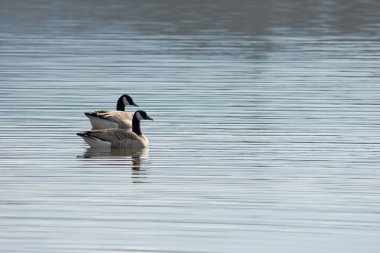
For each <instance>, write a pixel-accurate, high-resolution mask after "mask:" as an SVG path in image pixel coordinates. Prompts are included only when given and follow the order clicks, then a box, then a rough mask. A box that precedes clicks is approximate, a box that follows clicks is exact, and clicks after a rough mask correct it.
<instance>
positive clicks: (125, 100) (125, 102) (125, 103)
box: [123, 97, 129, 105]
mask: <svg viewBox="0 0 380 253" xmlns="http://www.w3.org/2000/svg"><path fill="white" fill-rule="evenodd" d="M123 103H124V105H129V103H128V100H127V99H126V98H125V97H123Z"/></svg>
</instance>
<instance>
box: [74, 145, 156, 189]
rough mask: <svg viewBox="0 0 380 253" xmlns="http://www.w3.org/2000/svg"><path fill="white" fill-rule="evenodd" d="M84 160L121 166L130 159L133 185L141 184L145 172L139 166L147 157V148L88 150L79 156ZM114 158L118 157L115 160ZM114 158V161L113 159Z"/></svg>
mask: <svg viewBox="0 0 380 253" xmlns="http://www.w3.org/2000/svg"><path fill="white" fill-rule="evenodd" d="M79 157H81V158H85V159H92V158H98V159H99V158H100V159H101V160H102V161H103V162H107V165H115V164H117V165H121V163H120V162H121V161H122V162H124V161H125V162H128V161H129V157H130V158H131V160H130V161H131V169H132V175H131V176H132V179H133V183H142V181H140V180H141V179H143V178H145V174H146V173H145V172H146V170H144V169H143V168H141V165H142V163H143V161H144V160H145V161H146V160H147V159H148V157H149V148H144V149H137V150H136V149H98V148H88V149H87V150H86V151H85V153H84V154H83V156H79ZM116 157H120V159H117V158H116ZM107 158H108V159H107ZM115 158H116V159H115ZM115 161H117V163H115Z"/></svg>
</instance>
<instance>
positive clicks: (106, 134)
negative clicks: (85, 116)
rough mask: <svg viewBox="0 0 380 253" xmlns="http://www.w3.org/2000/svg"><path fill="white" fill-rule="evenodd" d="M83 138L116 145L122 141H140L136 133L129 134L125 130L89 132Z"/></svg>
mask: <svg viewBox="0 0 380 253" xmlns="http://www.w3.org/2000/svg"><path fill="white" fill-rule="evenodd" d="M82 135H83V136H85V137H89V138H96V139H100V140H103V141H108V142H111V143H116V142H120V141H123V142H125V141H133V140H137V139H138V135H137V134H135V133H134V132H128V131H126V130H124V129H116V128H115V129H102V130H94V131H87V132H84V133H82Z"/></svg>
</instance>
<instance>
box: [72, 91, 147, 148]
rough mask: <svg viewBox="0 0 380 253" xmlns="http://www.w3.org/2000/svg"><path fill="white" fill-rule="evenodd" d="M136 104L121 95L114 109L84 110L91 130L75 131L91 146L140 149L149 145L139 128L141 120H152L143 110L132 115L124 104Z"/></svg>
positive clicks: (126, 96) (125, 95)
mask: <svg viewBox="0 0 380 253" xmlns="http://www.w3.org/2000/svg"><path fill="white" fill-rule="evenodd" d="M127 105H132V106H137V105H136V104H135V102H134V101H133V99H132V98H131V97H130V96H129V95H127V94H124V95H122V96H121V97H120V98H119V99H118V100H117V104H116V111H95V112H85V113H84V114H85V115H86V116H87V117H88V118H89V119H90V122H91V125H92V127H93V130H92V131H86V132H80V133H77V135H78V136H80V137H82V138H83V139H84V140H85V142H87V144H88V145H90V146H91V147H92V148H125V149H141V148H147V147H149V142H148V139H147V138H146V137H145V135H143V133H142V132H141V128H140V121H141V120H153V119H152V118H151V117H149V116H148V114H147V113H146V112H145V111H142V110H138V111H136V112H135V113H134V114H133V117H132V116H131V115H130V114H129V113H128V112H126V111H125V106H127Z"/></svg>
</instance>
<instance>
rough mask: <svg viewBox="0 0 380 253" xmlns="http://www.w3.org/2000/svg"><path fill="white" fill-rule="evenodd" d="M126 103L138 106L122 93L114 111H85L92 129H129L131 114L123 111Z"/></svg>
mask: <svg viewBox="0 0 380 253" xmlns="http://www.w3.org/2000/svg"><path fill="white" fill-rule="evenodd" d="M126 105H133V106H138V105H136V104H135V102H134V101H133V99H132V98H131V97H130V96H128V95H127V94H124V95H122V96H121V97H120V98H119V99H118V100H117V104H116V111H95V112H85V113H84V115H86V116H87V117H88V118H89V119H90V122H91V125H92V127H93V128H94V129H105V128H123V129H131V127H132V122H131V120H132V116H131V115H130V114H129V113H127V112H125V106H126Z"/></svg>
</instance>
